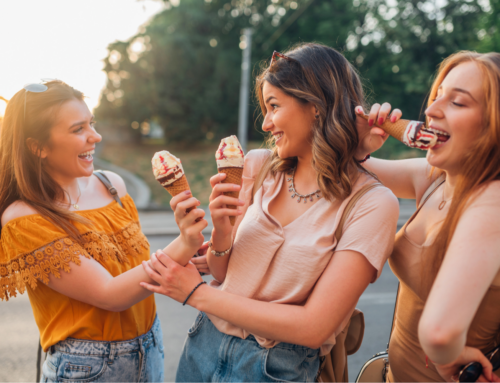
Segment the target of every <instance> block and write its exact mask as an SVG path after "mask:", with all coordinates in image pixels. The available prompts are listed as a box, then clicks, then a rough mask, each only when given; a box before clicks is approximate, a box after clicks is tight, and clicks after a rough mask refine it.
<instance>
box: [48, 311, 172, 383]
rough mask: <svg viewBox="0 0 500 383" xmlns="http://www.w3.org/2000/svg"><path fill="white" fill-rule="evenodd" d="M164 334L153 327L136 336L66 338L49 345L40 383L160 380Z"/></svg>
mask: <svg viewBox="0 0 500 383" xmlns="http://www.w3.org/2000/svg"><path fill="white" fill-rule="evenodd" d="M163 369H164V351H163V334H162V332H161V326H160V320H159V319H158V317H156V319H155V321H154V323H153V327H151V330H149V331H148V332H147V333H146V334H144V335H141V336H139V337H137V338H134V339H130V340H125V341H120V342H105V341H89V340H83V339H73V338H68V339H66V340H63V341H61V342H59V343H57V344H55V345H53V346H51V347H50V348H49V352H48V353H47V359H45V363H44V364H43V369H42V372H43V374H42V379H41V382H79V383H80V382H163V379H164V372H163Z"/></svg>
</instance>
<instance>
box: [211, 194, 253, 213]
mask: <svg viewBox="0 0 500 383" xmlns="http://www.w3.org/2000/svg"><path fill="white" fill-rule="evenodd" d="M227 205H234V206H243V205H245V201H243V200H241V199H238V198H234V197H229V196H226V195H220V196H218V197H217V198H216V199H214V200H213V201H212V202H210V204H209V205H208V206H209V207H210V210H212V209H220V208H223V207H225V206H227Z"/></svg>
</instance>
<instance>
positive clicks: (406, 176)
mask: <svg viewBox="0 0 500 383" xmlns="http://www.w3.org/2000/svg"><path fill="white" fill-rule="evenodd" d="M390 108H391V107H390V105H389V104H384V105H382V106H380V105H378V104H376V105H374V106H373V107H372V109H371V112H370V120H371V121H376V120H377V119H380V121H384V120H385V118H386V117H387V115H388V113H389V111H390ZM425 113H426V115H427V123H428V126H429V128H431V129H434V130H435V131H437V132H438V134H439V135H440V140H439V142H438V144H437V145H436V146H434V147H432V148H431V149H430V150H429V151H428V153H427V158H426V159H410V160H401V161H384V160H379V159H374V158H372V159H370V160H368V161H367V162H366V164H365V168H366V169H368V170H370V171H372V172H374V173H375V174H376V175H377V177H378V178H379V179H380V180H381V181H382V182H383V183H384V185H386V186H387V187H389V188H390V189H391V190H392V191H393V192H394V193H395V194H396V196H398V197H400V198H415V199H416V200H417V206H418V209H417V211H416V212H415V214H414V215H413V216H412V217H411V218H410V220H409V221H408V222H407V224H406V225H405V226H404V227H403V228H402V229H401V231H400V232H399V233H398V234H397V236H396V242H395V245H394V252H393V254H392V255H391V257H390V259H389V263H390V265H391V268H392V270H393V271H394V273H395V274H396V276H397V277H398V278H399V280H400V282H401V284H400V291H399V298H398V304H397V307H396V312H395V323H394V330H393V333H392V337H391V341H390V346H389V360H390V372H389V375H388V380H389V381H405V382H407V381H442V380H443V379H444V380H446V381H451V380H456V379H457V378H460V379H465V380H463V381H470V380H467V379H471V376H470V375H468V376H466V375H465V373H468V371H465V372H463V373H462V375H461V376H460V377H459V376H458V375H459V373H460V371H461V370H462V367H463V366H464V365H466V364H468V363H469V362H471V361H477V362H480V364H481V365H482V367H483V377H482V379H485V378H486V379H487V380H488V381H499V380H500V379H499V378H498V377H497V376H496V375H495V374H492V372H491V371H492V365H491V363H490V362H489V361H488V359H487V358H486V357H485V356H484V353H487V352H489V351H492V350H493V349H495V347H497V346H498V345H499V343H500V257H499V253H498V252H499V249H500V199H499V195H500V54H498V53H488V54H478V53H474V52H459V53H457V54H454V55H452V56H450V57H449V58H447V59H446V60H444V62H443V63H442V64H441V66H440V68H439V72H438V75H437V77H436V80H435V81H434V84H433V86H432V89H431V92H430V96H429V102H428V106H427V110H426V112H425ZM400 116H401V111H399V110H397V109H396V110H394V111H393V112H392V115H391V118H392V119H393V120H396V119H398V118H399V117H400ZM360 125H364V123H363V122H362V121H360ZM362 129H363V130H364V134H365V138H364V139H363V140H362V144H361V145H360V150H359V151H358V155H359V156H363V155H366V154H367V153H370V152H372V151H374V150H376V149H378V148H379V147H380V146H381V145H382V143H383V141H384V139H385V138H386V136H385V134H384V133H383V131H381V130H380V129H378V128H373V129H371V130H370V127H369V126H364V128H362ZM497 356H498V355H497ZM497 359H498V358H497ZM496 367H497V368H498V367H500V365H497V366H496ZM469 372H470V371H469Z"/></svg>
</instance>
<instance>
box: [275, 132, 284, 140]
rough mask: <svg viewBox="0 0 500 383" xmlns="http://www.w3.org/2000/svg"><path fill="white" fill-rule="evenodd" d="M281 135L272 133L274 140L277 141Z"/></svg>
mask: <svg viewBox="0 0 500 383" xmlns="http://www.w3.org/2000/svg"><path fill="white" fill-rule="evenodd" d="M282 136H283V133H278V134H275V135H274V140H275V141H278V140H279V139H280V138H281V137H282Z"/></svg>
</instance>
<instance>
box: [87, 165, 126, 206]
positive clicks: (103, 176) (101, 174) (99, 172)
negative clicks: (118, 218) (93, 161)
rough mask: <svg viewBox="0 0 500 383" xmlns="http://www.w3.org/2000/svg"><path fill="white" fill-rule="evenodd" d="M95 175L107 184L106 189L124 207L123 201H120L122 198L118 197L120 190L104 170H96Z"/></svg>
mask: <svg viewBox="0 0 500 383" xmlns="http://www.w3.org/2000/svg"><path fill="white" fill-rule="evenodd" d="M94 175H95V176H96V177H97V178H99V181H101V182H102V183H103V184H104V186H106V189H108V191H109V194H111V196H112V197H113V199H114V200H115V201H116V202H118V204H119V205H120V206H121V207H123V204H122V201H120V198H119V197H118V190H116V188H115V187H114V186H113V184H112V183H111V181H110V180H109V178H108V176H107V175H106V174H104V172H103V171H102V170H96V171H95V172H94Z"/></svg>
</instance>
